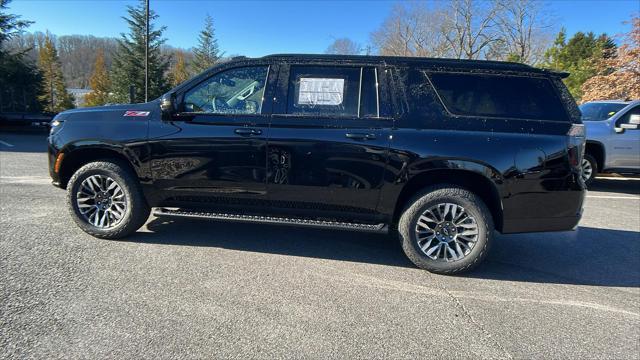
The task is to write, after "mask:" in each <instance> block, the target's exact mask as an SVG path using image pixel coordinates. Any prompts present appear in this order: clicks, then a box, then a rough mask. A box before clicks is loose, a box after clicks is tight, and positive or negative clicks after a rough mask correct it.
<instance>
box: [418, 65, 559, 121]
mask: <svg viewBox="0 0 640 360" xmlns="http://www.w3.org/2000/svg"><path fill="white" fill-rule="evenodd" d="M429 77H430V79H431V81H432V82H433V85H434V86H435V88H436V90H437V92H438V94H439V95H440V97H441V98H442V101H443V102H444V105H445V106H446V107H447V109H448V110H449V111H450V112H451V113H453V114H456V115H468V116H487V117H501V118H519V119H535V120H555V121H569V119H568V118H567V113H566V111H565V110H564V106H563V105H562V102H561V101H560V99H559V97H558V94H557V93H556V91H555V89H554V87H553V84H552V83H551V82H550V81H549V80H547V79H544V78H531V77H521V76H504V75H503V76H499V75H480V74H452V73H431V74H429Z"/></svg>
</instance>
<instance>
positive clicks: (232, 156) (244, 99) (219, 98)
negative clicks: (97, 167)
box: [150, 65, 269, 208]
mask: <svg viewBox="0 0 640 360" xmlns="http://www.w3.org/2000/svg"><path fill="white" fill-rule="evenodd" d="M268 74H269V66H267V65H260V66H246V67H236V68H231V69H227V70H223V71H221V72H219V73H217V74H215V75H213V76H212V77H210V78H208V79H206V80H204V81H203V82H201V83H199V84H198V85H195V86H194V87H193V88H191V89H188V90H186V91H185V92H184V93H183V94H181V95H180V96H179V98H182V101H180V103H181V104H180V108H181V112H180V113H178V114H176V115H174V116H173V117H172V119H170V120H171V121H168V122H164V123H163V124H162V125H163V126H164V127H165V128H168V129H172V131H170V134H167V135H162V136H158V137H153V134H150V144H151V152H152V154H153V155H152V156H153V160H152V162H151V171H152V175H153V177H154V184H155V186H156V187H157V188H159V189H160V190H162V191H161V193H163V194H167V195H166V199H165V203H166V204H167V205H171V204H175V206H182V207H186V206H193V207H211V208H220V207H226V206H231V207H234V206H239V207H242V206H243V205H244V204H248V203H255V202H256V201H260V200H266V177H265V173H266V151H267V148H266V142H267V141H266V139H267V136H268V130H269V127H268V125H269V114H268V113H269V111H268V110H267V109H266V106H265V104H263V98H264V94H265V88H266V87H267V83H268V81H269V75H268Z"/></svg>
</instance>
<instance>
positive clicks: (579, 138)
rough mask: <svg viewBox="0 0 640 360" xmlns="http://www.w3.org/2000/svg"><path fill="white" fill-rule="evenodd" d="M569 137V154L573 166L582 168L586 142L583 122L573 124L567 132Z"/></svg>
mask: <svg viewBox="0 0 640 360" xmlns="http://www.w3.org/2000/svg"><path fill="white" fill-rule="evenodd" d="M567 136H568V138H569V140H568V141H569V144H568V155H569V163H570V164H571V166H573V167H576V168H580V165H581V162H582V157H583V156H584V148H585V142H586V139H587V137H586V131H585V127H584V125H583V124H573V125H571V128H570V129H569V132H567Z"/></svg>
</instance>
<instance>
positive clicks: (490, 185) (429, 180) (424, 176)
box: [393, 169, 503, 231]
mask: <svg viewBox="0 0 640 360" xmlns="http://www.w3.org/2000/svg"><path fill="white" fill-rule="evenodd" d="M487 171H490V173H492V174H493V176H492V178H494V176H497V177H498V179H497V180H498V182H500V183H502V180H501V178H500V177H499V176H498V175H497V173H495V172H493V171H491V170H490V169H487ZM438 184H449V185H454V186H460V187H462V188H465V189H467V190H469V191H471V192H473V193H474V194H476V195H478V196H479V197H480V198H481V199H482V200H483V201H484V202H485V204H486V205H487V207H488V208H489V210H490V211H491V216H492V217H493V221H494V225H495V227H496V230H498V231H502V225H503V211H502V200H501V198H500V191H499V189H498V184H496V180H493V179H491V178H489V177H487V176H486V175H485V174H482V173H480V172H477V171H473V170H468V169H433V170H427V171H423V172H421V173H419V174H416V175H415V176H413V177H411V178H410V179H409V181H407V183H406V184H405V185H404V186H403V188H402V191H401V192H400V195H399V196H398V198H397V201H396V205H395V209H394V212H393V224H397V223H398V221H399V219H400V215H402V211H403V210H404V209H405V207H406V206H407V204H408V202H409V201H410V200H411V199H412V198H413V197H414V196H415V195H416V194H417V193H419V192H420V191H421V190H422V189H424V188H426V187H429V186H433V185H438Z"/></svg>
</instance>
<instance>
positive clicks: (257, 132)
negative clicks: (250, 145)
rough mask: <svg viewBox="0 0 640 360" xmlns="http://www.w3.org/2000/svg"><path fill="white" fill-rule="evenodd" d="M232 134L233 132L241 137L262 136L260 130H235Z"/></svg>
mask: <svg viewBox="0 0 640 360" xmlns="http://www.w3.org/2000/svg"><path fill="white" fill-rule="evenodd" d="M233 132H235V133H236V134H238V135H242V136H251V135H260V134H262V130H260V129H251V128H240V129H235V130H234V131H233Z"/></svg>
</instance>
